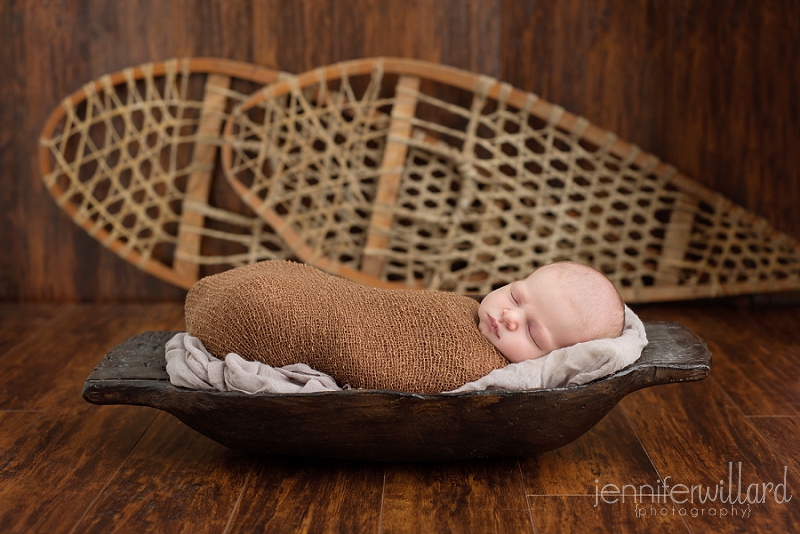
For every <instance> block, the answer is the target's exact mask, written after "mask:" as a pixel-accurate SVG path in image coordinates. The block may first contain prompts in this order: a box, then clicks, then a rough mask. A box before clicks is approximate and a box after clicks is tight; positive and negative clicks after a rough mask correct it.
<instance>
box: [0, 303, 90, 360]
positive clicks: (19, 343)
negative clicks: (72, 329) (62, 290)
mask: <svg viewBox="0 0 800 534" xmlns="http://www.w3.org/2000/svg"><path fill="white" fill-rule="evenodd" d="M57 306H59V307H61V306H63V307H64V309H63V310H59V311H58V312H57V313H56V314H55V315H53V316H52V317H50V318H49V319H47V320H46V321H45V322H44V323H42V324H41V325H39V326H38V327H37V328H35V329H34V330H32V331H31V332H30V333H29V334H28V335H27V336H25V337H23V338H22V339H20V340H19V341H17V342H16V343H14V344H13V345H11V346H10V347H9V348H8V349H6V350H5V352H4V354H0V365H2V364H3V363H4V362H5V361H6V358H11V354H14V353H17V352H19V351H18V350H17V347H22V346H24V344H25V343H27V342H28V340H29V339H31V338H32V337H33V336H35V335H37V334H38V333H39V332H40V331H41V330H42V329H43V328H49V327H51V326H52V325H53V324H55V323H57V322H58V321H60V320H61V319H62V318H63V317H64V316H66V315H68V314H69V313H70V312H72V311H73V310H75V309H76V308H77V304H58V305H57ZM22 352H23V353H24V351H22Z"/></svg>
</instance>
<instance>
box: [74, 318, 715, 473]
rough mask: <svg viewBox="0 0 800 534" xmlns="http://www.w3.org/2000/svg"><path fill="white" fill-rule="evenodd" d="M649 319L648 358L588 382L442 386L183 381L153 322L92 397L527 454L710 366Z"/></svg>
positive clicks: (252, 423) (440, 449) (287, 432)
mask: <svg viewBox="0 0 800 534" xmlns="http://www.w3.org/2000/svg"><path fill="white" fill-rule="evenodd" d="M645 328H646V330H647V337H648V339H649V341H650V343H649V344H648V345H647V346H646V347H645V349H644V351H643V352H642V356H641V357H640V358H639V360H637V361H636V362H635V363H634V364H632V365H630V366H628V367H626V368H625V369H622V370H620V371H618V372H616V373H614V374H613V375H610V376H607V377H605V378H602V379H599V380H596V381H594V382H592V383H589V384H585V385H583V386H577V387H571V388H556V389H541V390H530V391H477V392H467V393H456V394H445V393H440V394H434V395H418V394H412V393H404V392H398V391H377V390H349V391H339V392H330V393H311V394H291V395H277V394H261V395H248V394H244V393H235V392H215V391H200V390H190V389H185V388H180V387H176V386H173V385H172V384H170V382H169V377H168V375H167V372H166V361H165V359H164V345H165V344H166V342H167V341H168V340H169V339H170V338H171V337H172V336H173V335H174V334H175V333H176V332H163V331H160V332H144V333H142V334H139V335H137V336H135V337H133V338H131V339H129V340H127V341H125V342H124V343H122V344H120V345H118V346H116V347H114V348H113V349H111V351H110V352H109V353H108V354H107V355H106V356H105V357H104V358H103V360H102V361H101V362H100V364H99V365H98V366H97V367H96V368H95V370H94V372H93V373H92V374H91V375H90V376H89V378H88V379H87V380H86V383H85V385H84V388H83V397H84V398H85V399H86V400H87V401H89V402H91V403H95V404H134V405H142V406H150V407H153V408H158V409H159V410H164V411H166V412H169V413H171V414H172V415H174V416H176V417H177V418H178V419H180V420H181V421H183V422H184V423H186V424H187V425H188V426H190V427H191V428H193V429H194V430H196V431H198V432H200V433H201V434H204V435H205V436H208V437H209V438H211V439H213V440H215V441H217V442H219V443H221V444H223V445H225V446H227V447H230V448H232V449H237V450H243V451H250V452H257V453H268V454H288V455H300V456H321V457H332V458H350V459H359V460H393V461H396V460H410V461H435V460H457V459H467V458H483V457H495V456H519V455H523V456H524V455H532V454H537V453H541V452H545V451H549V450H552V449H556V448H558V447H562V446H564V445H566V444H568V443H570V442H572V441H574V440H575V439H577V438H578V437H580V436H581V435H582V434H583V433H584V432H586V431H587V430H589V429H590V428H592V426H594V425H595V424H596V423H597V422H598V421H600V419H602V418H603V417H604V416H605V415H606V414H607V413H608V412H609V411H610V410H611V409H612V408H613V407H614V406H615V405H616V404H617V403H618V402H619V401H620V399H622V398H623V397H624V396H625V395H628V394H629V393H632V392H634V391H636V390H639V389H642V388H645V387H650V386H655V385H659V384H669V383H673V382H687V381H694V380H700V379H703V378H705V377H706V376H708V374H709V372H710V366H711V354H710V352H709V351H708V348H707V347H706V344H705V342H704V341H703V340H702V339H701V338H700V337H698V336H697V335H695V334H694V333H692V332H691V331H689V330H688V329H686V328H685V327H684V326H682V325H680V324H677V323H670V322H660V323H645Z"/></svg>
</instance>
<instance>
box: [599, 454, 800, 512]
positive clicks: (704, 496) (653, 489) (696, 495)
mask: <svg viewBox="0 0 800 534" xmlns="http://www.w3.org/2000/svg"><path fill="white" fill-rule="evenodd" d="M786 474H787V467H786V466H784V467H783V473H781V475H782V477H780V478H777V479H776V480H770V481H750V480H746V479H745V478H744V477H743V475H742V462H738V463H737V464H736V465H734V463H733V462H728V469H727V473H725V475H724V478H720V479H719V482H718V483H716V484H711V485H708V484H683V483H681V482H680V481H677V480H675V479H674V478H673V477H672V476H665V477H664V478H663V479H660V480H657V481H656V483H655V484H614V483H606V484H602V485H601V482H600V480H599V479H595V481H594V482H595V494H594V506H595V507H597V506H600V505H601V504H607V505H617V504H628V505H633V507H634V514H635V515H636V517H637V518H640V519H641V518H645V517H648V516H650V517H653V516H668V515H679V516H690V517H699V516H709V517H720V518H724V517H736V518H745V519H746V518H748V517H750V514H751V513H752V511H753V509H754V506H755V505H759V504H765V503H767V502H769V501H774V502H775V503H777V504H784V503H788V502H789V501H791V500H792V494H791V492H790V491H789V488H788V486H787V484H786Z"/></svg>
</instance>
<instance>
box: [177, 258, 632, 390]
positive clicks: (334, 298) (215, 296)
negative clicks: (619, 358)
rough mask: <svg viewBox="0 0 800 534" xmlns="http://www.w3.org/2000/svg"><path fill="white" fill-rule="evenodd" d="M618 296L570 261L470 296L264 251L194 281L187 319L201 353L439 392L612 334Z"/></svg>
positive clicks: (620, 316)
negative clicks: (349, 274)
mask: <svg viewBox="0 0 800 534" xmlns="http://www.w3.org/2000/svg"><path fill="white" fill-rule="evenodd" d="M624 321H625V311H624V304H623V302H622V299H621V298H620V296H619V293H617V291H616V289H615V288H614V286H613V284H612V283H611V281H610V280H609V279H608V278H607V277H605V276H604V275H603V274H601V273H600V272H598V271H596V270H594V269H592V268H591V267H588V266H586V265H583V264H579V263H575V262H559V263H554V264H551V265H547V266H545V267H542V268H540V269H537V270H536V271H535V272H534V273H533V274H531V275H530V276H528V277H527V278H525V279H522V280H519V281H516V282H513V283H511V284H509V285H506V286H503V287H501V288H499V289H497V290H495V291H493V292H492V293H490V294H489V295H487V296H486V297H485V298H484V299H483V301H482V302H481V303H480V304H478V302H476V301H475V300H473V299H471V298H469V297H465V296H462V295H458V294H455V293H450V292H440V291H414V290H386V289H376V288H371V287H366V286H362V285H360V284H357V283H355V282H351V281H349V280H345V279H342V278H339V277H336V276H332V275H329V274H326V273H324V272H322V271H320V270H318V269H316V268H314V267H310V266H307V265H304V264H299V263H293V262H288V261H265V262H261V263H256V264H253V265H248V266H245V267H239V268H237V269H233V270H230V271H226V272H224V273H221V274H218V275H214V276H210V277H207V278H204V279H202V280H200V281H199V282H197V284H195V286H194V287H193V288H192V289H191V290H190V292H189V294H188V295H187V298H186V325H187V330H188V333H189V334H190V335H191V336H195V337H197V338H199V339H200V340H201V341H202V342H203V344H204V345H205V347H206V348H207V349H208V351H210V352H211V354H213V355H215V356H217V357H219V358H224V357H225V356H226V355H227V354H229V353H236V354H238V355H240V356H241V357H242V358H244V359H246V360H252V361H260V362H263V363H266V364H268V365H270V366H272V367H281V366H286V365H290V364H294V363H305V364H307V365H309V366H310V367H311V368H313V369H315V370H317V371H321V372H323V373H326V374H328V375H330V376H331V377H333V378H334V379H335V380H336V382H337V383H339V384H340V385H341V384H349V385H350V386H352V387H355V388H366V389H384V390H397V391H408V392H415V393H438V392H442V391H451V390H453V389H456V388H458V387H460V386H463V385H464V384H466V383H468V382H472V381H475V380H477V379H479V378H481V377H483V376H485V375H487V374H488V373H490V372H491V371H493V370H495V369H500V368H502V367H504V366H506V365H507V364H508V363H509V362H515V363H516V362H521V361H525V360H531V359H536V358H540V357H542V356H544V355H546V354H548V353H550V352H551V351H554V350H556V349H558V348H562V347H567V346H571V345H574V344H577V343H581V342H584V341H590V340H595V339H602V338H613V337H617V336H619V335H620V333H621V332H622V329H623V325H624Z"/></svg>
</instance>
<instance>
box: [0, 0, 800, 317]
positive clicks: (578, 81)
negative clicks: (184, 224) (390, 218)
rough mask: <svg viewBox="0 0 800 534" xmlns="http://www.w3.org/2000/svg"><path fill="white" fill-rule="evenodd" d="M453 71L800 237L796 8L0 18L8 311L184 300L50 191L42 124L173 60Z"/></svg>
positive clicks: (89, 10)
mask: <svg viewBox="0 0 800 534" xmlns="http://www.w3.org/2000/svg"><path fill="white" fill-rule="evenodd" d="M377 55H387V56H402V57H413V58H420V59H426V60H430V61H438V62H441V63H444V64H447V65H453V66H455V67H459V68H463V69H468V70H471V71H474V72H478V73H481V74H486V75H490V76H494V77H497V78H500V79H503V80H505V81H507V82H510V83H511V84H513V85H514V86H516V87H519V88H521V89H524V90H528V91H533V92H535V93H537V94H539V95H540V96H541V97H543V98H545V99H547V100H549V101H551V102H553V103H556V104H559V105H561V106H564V107H565V108H567V109H568V110H570V111H572V112H573V113H577V114H579V115H583V116H585V117H587V118H588V119H589V120H590V121H592V122H594V123H595V124H597V125H598V126H601V127H603V128H607V129H610V130H612V131H614V132H615V133H617V134H618V135H619V136H620V137H622V138H623V139H626V140H628V141H631V142H633V143H635V144H637V145H639V146H641V147H642V148H644V149H645V150H648V151H651V152H653V153H655V154H656V155H657V156H659V157H660V158H662V159H664V160H666V161H668V162H670V163H672V164H674V165H675V166H677V167H678V168H680V169H681V170H683V171H684V172H686V173H687V174H689V175H690V176H693V177H695V178H696V179H697V180H699V181H700V182H702V183H704V184H706V185H708V186H709V187H712V188H714V189H716V190H718V191H720V192H722V193H723V194H724V195H726V196H728V197H730V198H731V199H733V200H734V201H735V202H737V203H739V204H741V205H743V206H745V207H746V208H748V209H750V210H752V211H755V212H756V213H758V214H760V215H762V216H764V217H766V218H767V219H768V220H769V221H770V222H771V223H772V224H774V225H775V226H776V227H777V228H778V229H780V230H783V231H787V232H789V233H791V234H793V235H794V236H796V237H800V210H799V209H797V207H798V205H799V204H800V150H798V147H800V3H798V2H795V1H793V0H715V1H714V2H707V1H705V0H624V1H623V0H554V1H550V2H540V1H535V0H416V1H413V0H412V1H408V0H350V1H348V2H334V1H323V0H306V1H300V0H225V1H223V0H207V1H202V0H164V1H161V0H158V1H156V0H151V1H147V0H143V1H138V2H116V1H113V0H78V1H75V0H69V1H68V0H29V1H12V2H0V300H7V301H77V300H101V301H108V300H175V299H181V298H183V295H184V292H183V291H182V290H179V289H177V288H174V287H172V286H170V285H168V284H166V283H164V282H161V281H159V280H157V279H155V278H152V277H150V276H148V275H145V274H144V273H142V272H140V271H139V270H137V269H136V268H135V267H133V266H131V265H129V264H127V263H125V262H124V261H122V260H120V259H119V258H117V257H116V256H115V255H114V254H112V253H111V252H109V251H108V250H106V249H104V248H103V247H102V246H101V245H100V244H99V243H97V242H96V241H94V240H93V239H92V238H90V237H89V236H87V235H86V234H85V233H84V232H83V231H82V230H80V229H79V228H78V227H77V226H75V225H74V224H73V223H72V222H71V221H70V220H69V218H68V217H67V216H66V215H65V214H63V213H62V212H61V211H60V210H59V209H58V207H57V206H56V205H55V203H54V202H53V201H52V199H51V198H50V196H49V195H48V194H47V192H46V191H45V189H44V186H43V184H42V182H41V177H40V174H39V168H38V163H37V160H36V155H37V152H36V150H37V145H38V137H39V132H40V130H41V127H42V125H43V123H44V120H45V118H46V117H47V115H48V114H49V113H50V111H51V110H52V109H53V108H54V107H55V106H56V105H57V104H58V102H59V101H60V100H61V99H62V98H63V97H65V96H66V95H68V94H69V93H71V92H72V91H74V90H75V89H77V88H79V87H80V86H81V85H82V84H84V83H85V82H88V81H90V80H93V79H95V78H97V77H98V76H100V75H102V74H105V73H109V72H114V71H117V70H120V69H122V68H125V67H128V66H133V65H137V64H140V63H145V62H149V61H159V60H163V59H167V58H170V57H184V56H221V57H227V58H230V59H235V60H240V61H248V62H253V63H257V64H260V65H264V66H267V67H272V68H277V69H281V70H285V71H289V72H297V73H299V72H302V71H304V70H307V69H310V68H313V67H317V66H321V65H325V64H328V63H333V62H336V61H342V60H347V59H353V58H358V57H367V56H377Z"/></svg>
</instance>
